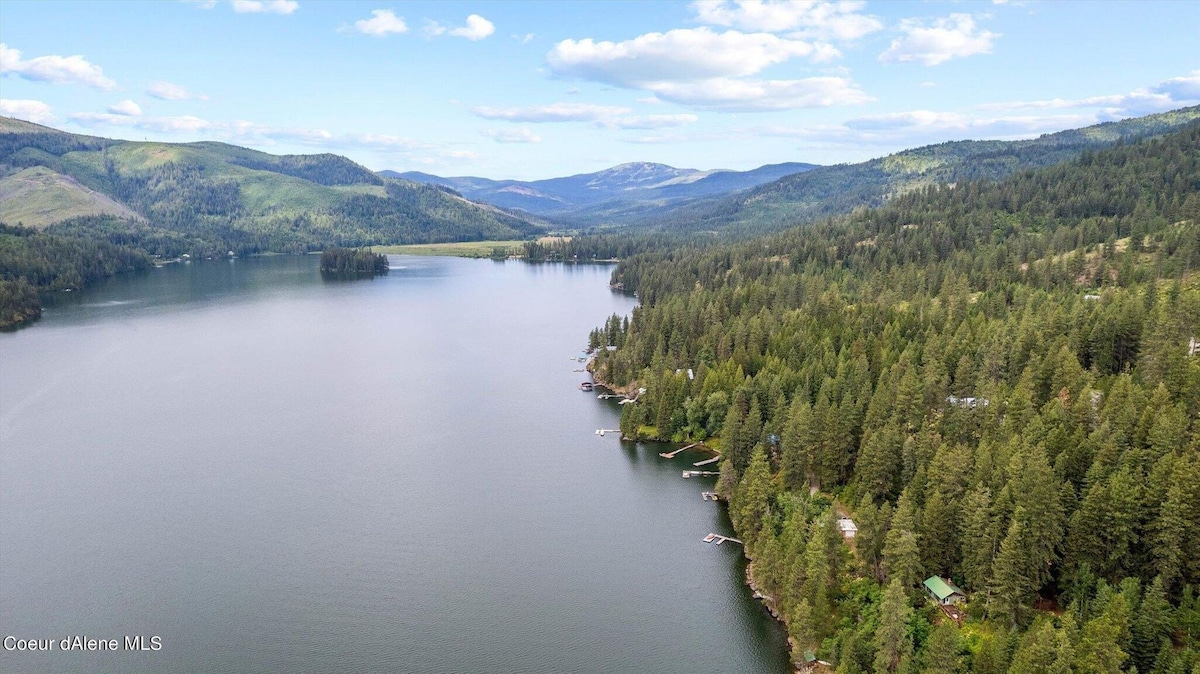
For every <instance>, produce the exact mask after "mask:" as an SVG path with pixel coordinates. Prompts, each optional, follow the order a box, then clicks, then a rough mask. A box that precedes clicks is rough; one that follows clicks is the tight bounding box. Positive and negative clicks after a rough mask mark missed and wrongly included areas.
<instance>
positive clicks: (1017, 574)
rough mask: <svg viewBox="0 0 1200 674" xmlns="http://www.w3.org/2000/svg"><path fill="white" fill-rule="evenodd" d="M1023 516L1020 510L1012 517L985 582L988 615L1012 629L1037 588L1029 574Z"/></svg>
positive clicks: (1028, 558)
mask: <svg viewBox="0 0 1200 674" xmlns="http://www.w3.org/2000/svg"><path fill="white" fill-rule="evenodd" d="M1023 514H1024V513H1022V512H1021V511H1020V509H1019V508H1018V510H1017V512H1016V513H1014V514H1013V518H1012V523H1011V524H1010V525H1009V527H1008V534H1007V535H1005V537H1004V542H1003V543H1001V544H1000V553H999V554H998V555H996V561H995V563H994V564H993V566H992V578H991V581H990V582H989V583H988V594H989V595H990V596H989V604H988V614H989V615H990V616H992V617H994V618H996V619H998V620H1003V621H1005V622H1007V623H1008V624H1009V625H1011V626H1014V627H1015V626H1016V625H1017V624H1018V623H1019V622H1020V620H1021V618H1022V616H1023V615H1024V613H1025V604H1026V602H1027V601H1028V600H1029V599H1030V598H1031V597H1032V596H1033V592H1034V590H1035V589H1036V587H1037V586H1036V584H1035V581H1034V579H1033V578H1032V577H1031V575H1030V571H1029V567H1030V566H1031V564H1030V561H1031V560H1030V551H1029V549H1028V543H1027V541H1026V538H1025V528H1024V524H1023V522H1024V517H1023V516H1022V515H1023Z"/></svg>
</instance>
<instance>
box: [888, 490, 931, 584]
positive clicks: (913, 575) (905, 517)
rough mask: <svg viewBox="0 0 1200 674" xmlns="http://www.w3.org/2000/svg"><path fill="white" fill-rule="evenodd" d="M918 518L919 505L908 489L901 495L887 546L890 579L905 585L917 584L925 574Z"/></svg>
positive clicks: (889, 531)
mask: <svg viewBox="0 0 1200 674" xmlns="http://www.w3.org/2000/svg"><path fill="white" fill-rule="evenodd" d="M916 519H917V515H916V505H915V504H914V503H913V500H912V498H911V497H910V495H909V491H908V490H905V492H904V493H903V494H901V495H900V501H899V503H898V504H897V506H896V513H895V515H893V516H892V527H891V529H889V530H888V533H887V537H886V538H885V541H886V542H885V543H884V546H883V568H884V570H885V571H886V572H887V577H888V579H889V580H890V581H900V584H901V586H903V587H905V588H910V587H913V586H915V585H916V584H917V583H918V582H920V580H921V577H922V568H921V550H920V547H919V546H918V544H917V524H916Z"/></svg>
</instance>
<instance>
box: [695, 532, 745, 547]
mask: <svg viewBox="0 0 1200 674" xmlns="http://www.w3.org/2000/svg"><path fill="white" fill-rule="evenodd" d="M725 541H729V542H730V543H737V544H739V545H745V543H742V542H741V541H739V540H738V539H736V538H730V537H729V536H722V535H720V534H709V535H707V536H705V537H704V542H705V543H716V544H717V545H720V544H722V543H724V542H725Z"/></svg>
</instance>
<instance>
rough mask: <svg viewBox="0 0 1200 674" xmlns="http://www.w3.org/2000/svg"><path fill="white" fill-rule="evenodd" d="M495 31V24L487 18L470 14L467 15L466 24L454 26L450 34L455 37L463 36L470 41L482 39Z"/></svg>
mask: <svg viewBox="0 0 1200 674" xmlns="http://www.w3.org/2000/svg"><path fill="white" fill-rule="evenodd" d="M495 32H496V26H495V25H494V24H493V23H492V22H491V21H488V20H487V19H485V18H483V17H482V16H479V15H478V14H472V15H470V16H468V17H467V24H466V25H465V26H461V27H459V28H454V29H452V30H451V31H450V34H451V35H453V36H455V37H465V38H467V39H468V40H471V41H472V42H474V41H477V40H482V39H483V38H485V37H487V36H489V35H491V34H492V33H495Z"/></svg>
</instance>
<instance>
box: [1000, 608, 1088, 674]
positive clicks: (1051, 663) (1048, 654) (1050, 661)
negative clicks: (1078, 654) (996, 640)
mask: <svg viewBox="0 0 1200 674" xmlns="http://www.w3.org/2000/svg"><path fill="white" fill-rule="evenodd" d="M1074 661H1075V649H1074V648H1073V647H1072V646H1071V639H1070V636H1069V635H1068V634H1067V633H1066V630H1060V629H1058V628H1056V627H1054V623H1053V622H1051V621H1050V620H1038V621H1037V622H1036V623H1034V625H1033V626H1032V627H1030V628H1029V631H1028V632H1026V633H1025V635H1024V636H1023V637H1022V638H1021V645H1020V647H1019V648H1017V652H1016V653H1014V654H1013V660H1012V665H1011V666H1010V667H1009V669H1008V673H1009V674H1071V672H1072V670H1071V667H1072V665H1073V664H1074Z"/></svg>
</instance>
